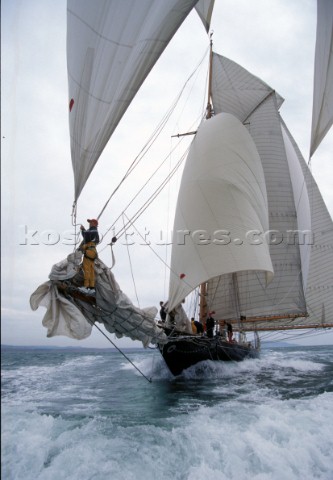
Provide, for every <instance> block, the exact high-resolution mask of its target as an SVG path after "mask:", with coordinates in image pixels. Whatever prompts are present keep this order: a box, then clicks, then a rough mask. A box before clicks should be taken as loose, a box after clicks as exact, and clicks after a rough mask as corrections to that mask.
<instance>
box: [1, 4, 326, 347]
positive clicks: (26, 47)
mask: <svg viewBox="0 0 333 480" xmlns="http://www.w3.org/2000/svg"><path fill="white" fill-rule="evenodd" d="M1 23H2V52H1V54H2V56H1V62H2V65H1V67H2V133H1V137H2V138H1V146H2V343H5V344H13V345H59V346H61V345H64V346H65V345H80V346H86V347H87V346H99V347H108V346H109V344H108V343H107V341H106V340H105V338H104V337H102V336H101V335H100V334H99V332H97V331H96V332H95V331H94V332H93V334H92V336H91V337H90V338H89V339H87V340H85V341H81V342H80V343H78V342H75V341H74V340H71V339H67V338H66V337H55V338H52V339H47V338H46V329H45V328H44V327H43V326H42V323H41V322H42V318H43V315H44V313H45V309H43V308H42V307H40V308H39V309H38V310H37V311H36V312H33V311H31V309H30V306H29V298H30V295H31V293H32V292H33V291H34V290H35V289H36V288H37V287H38V285H40V284H41V283H43V282H45V281H47V279H48V275H49V272H50V270H51V267H52V265H53V264H54V263H56V262H58V261H60V260H62V259H63V258H66V256H67V255H68V254H69V253H70V252H71V251H72V250H73V245H70V244H69V243H70V241H69V240H70V238H71V232H72V225H71V207H72V202H73V191H74V185H73V175H72V167H71V160H70V145H69V131H68V94H67V68H66V1H65V0H57V1H54V0H21V1H20V0H3V1H2V2H1ZM212 29H213V30H214V35H213V39H214V49H215V51H217V52H218V53H221V54H223V55H225V56H226V57H228V58H230V59H232V60H234V61H236V62H238V63H240V64H241V65H242V66H243V67H245V68H246V69H248V70H249V71H250V72H252V73H253V74H254V75H256V76H258V77H260V78H261V79H262V80H264V81H265V82H266V83H268V84H269V85H271V86H272V87H273V88H275V90H276V91H277V92H278V93H279V94H280V95H281V96H282V97H283V98H284V99H285V103H284V104H283V106H282V107H281V115H282V117H283V118H284V120H285V122H286V124H287V126H288V128H289V130H290V131H291V133H292V134H293V136H294V138H295V140H296V142H297V144H298V146H299V147H300V149H301V151H302V153H303V155H304V157H305V159H306V160H308V155H309V145H310V129H311V113H312V88H313V61H314V47H315V31H316V0H251V1H249V0H216V6H215V15H214V17H213V22H212ZM207 47H208V40H207V36H206V35H205V32H204V30H203V28H202V26H201V24H200V21H199V20H198V18H197V15H196V13H195V12H194V13H192V14H191V15H190V16H189V17H188V19H187V20H186V21H185V23H184V24H183V26H182V27H181V28H180V30H179V32H178V33H177V34H176V36H175V38H174V39H173V41H172V42H171V44H170V45H169V47H168V48H167V49H166V51H165V52H164V54H163V55H162V57H161V59H160V60H159V62H158V63H157V65H156V66H155V68H154V69H153V71H152V72H151V75H150V76H149V78H148V79H147V81H146V83H145V84H144V86H143V88H142V89H141V91H140V94H139V95H138V97H137V98H136V99H135V101H134V102H133V104H132V105H131V107H130V108H129V110H128V112H127V113H126V115H125V116H124V118H123V121H122V122H121V124H120V125H119V127H118V129H117V130H116V132H115V135H114V136H113V138H112V140H111V141H110V142H109V145H108V146H107V148H106V150H105V152H104V154H103V155H102V157H101V159H100V161H99V162H98V164H97V166H96V168H95V170H94V171H93V174H92V175H91V177H90V178H89V180H88V182H87V185H86V187H85V189H84V191H83V193H82V195H81V197H80V199H79V206H78V218H77V220H78V222H79V223H83V224H85V225H86V219H87V218H91V217H96V216H97V215H98V214H99V212H100V210H101V208H102V207H103V205H104V203H105V202H106V200H107V198H108V196H109V195H110V194H111V192H112V191H113V190H114V188H115V187H116V186H117V185H118V183H119V181H120V180H121V178H122V176H123V175H124V173H125V171H126V169H127V167H128V166H129V165H130V164H131V162H132V160H133V159H134V158H135V156H136V154H137V153H138V152H139V151H140V149H141V148H142V146H143V145H144V144H145V142H146V141H147V139H148V137H149V135H150V134H151V132H152V131H153V129H154V127H155V126H156V124H157V123H158V122H159V121H160V119H161V118H162V115H163V114H164V113H165V112H166V111H167V109H168V108H169V106H170V104H171V102H172V101H173V100H174V98H175V97H176V94H177V93H178V92H179V91H180V89H181V87H182V85H183V84H184V82H185V80H186V79H187V78H188V77H189V75H190V74H191V72H192V71H193V70H194V68H195V67H196V65H197V64H198V63H199V61H200V59H201V58H202V57H203V56H204V54H205V51H206V50H207ZM205 79H206V63H204V65H203V67H202V69H201V70H200V72H199V73H198V75H197V76H195V77H194V81H193V83H192V84H191V86H190V87H189V88H190V90H191V91H189V92H188V93H187V94H186V95H185V97H184V98H183V100H182V102H183V103H182V104H181V105H180V107H179V109H178V111H177V113H176V115H175V116H174V117H173V120H172V123H171V126H170V127H169V128H170V132H169V133H168V134H167V135H165V137H166V140H165V139H164V140H161V141H160V143H159V144H157V145H156V146H154V148H153V149H152V150H151V152H150V156H149V157H148V159H147V160H145V163H144V164H143V168H142V170H144V172H139V170H138V172H136V174H135V175H133V177H132V178H131V179H130V180H129V181H128V183H126V186H125V187H124V188H122V189H121V191H119V193H118V194H117V195H115V197H114V198H113V199H112V200H111V202H110V205H109V206H108V208H107V209H106V211H105V213H104V214H103V216H102V218H101V222H100V232H101V233H102V234H103V233H104V232H105V231H106V230H107V228H108V227H109V226H111V225H112V223H113V222H114V220H115V219H116V218H117V217H118V215H120V214H121V212H122V211H123V210H124V208H125V207H126V205H127V203H128V202H129V200H130V198H131V197H132V196H133V194H134V193H136V192H137V191H138V189H139V188H140V186H141V185H143V183H144V182H145V179H146V178H147V176H148V175H149V174H150V172H151V171H153V170H154V169H155V168H156V166H157V165H159V164H160V162H161V161H162V159H164V158H166V156H167V154H168V153H169V152H170V151H171V150H172V148H173V147H174V146H175V144H176V143H175V142H176V140H175V139H172V138H171V134H174V133H178V132H181V133H182V132H186V131H190V130H191V129H193V128H195V127H196V125H197V124H196V123H195V122H197V121H198V118H199V116H200V113H201V109H202V105H203V104H204V98H203V92H204V82H205ZM190 94H191V97H190ZM192 95H194V97H196V100H195V101H192V100H191V99H190V98H192ZM186 141H188V140H184V142H186ZM162 149H163V150H162ZM332 152H333V133H332V131H331V132H329V134H328V136H327V137H326V139H325V140H324V141H323V143H322V144H321V146H320V147H319V148H318V150H317V152H316V153H315V155H314V156H313V159H312V172H313V175H314V177H315V179H316V181H317V183H318V185H319V188H320V190H321V192H322V195H323V198H324V200H325V202H326V205H327V207H328V209H329V211H330V213H331V215H332V214H333V194H332V190H333V189H332ZM176 160H177V159H176V153H173V154H172V155H171V157H170V159H168V160H167V162H166V165H165V166H164V167H163V169H162V170H161V176H162V177H163V175H166V174H167V172H168V169H169V168H171V167H172V165H174V162H175V161H176ZM180 173H181V172H180V171H179V172H178V174H177V176H176V177H175V178H174V180H173V182H172V183H171V185H170V186H168V187H167V188H166V189H165V191H164V192H163V195H162V196H161V197H160V198H159V199H158V200H159V201H158V202H156V206H154V207H151V208H150V209H149V210H147V212H146V213H145V215H143V216H142V217H141V218H140V221H139V222H138V228H139V229H140V231H141V233H142V234H144V233H147V232H149V233H148V237H149V239H150V240H151V244H152V247H154V250H155V252H156V253H157V255H158V256H157V255H156V254H155V253H154V252H153V251H152V249H151V248H150V247H147V246H144V245H140V242H141V240H140V237H139V236H138V235H137V234H136V233H135V231H134V230H132V231H133V238H134V242H135V245H132V246H130V247H128V248H127V247H126V245H124V242H122V241H119V243H117V244H116V246H115V249H114V253H115V255H116V265H115V267H114V273H115V275H116V278H117V281H118V283H119V284H120V287H121V288H122V290H123V291H124V292H125V293H126V294H127V295H128V296H129V297H130V298H131V300H132V301H133V303H135V304H137V298H138V300H139V305H140V306H141V307H146V306H150V305H155V306H158V304H159V301H160V300H163V299H166V296H167V290H168V288H167V287H168V284H167V270H166V268H165V266H164V264H163V262H162V261H161V260H160V258H162V259H163V260H165V261H167V260H168V257H167V255H168V253H167V249H166V247H165V246H163V245H157V243H158V242H159V243H163V240H162V241H161V240H160V238H161V235H162V238H163V239H165V238H166V236H167V233H168V232H169V231H170V230H171V229H172V215H173V213H172V212H173V206H174V202H175V195H176V193H177V188H178V185H179V180H180ZM160 178H161V177H160ZM159 181H160V180H156V183H155V186H156V185H158V183H159ZM153 188H154V184H153V185H152V186H151V187H150V191H151V190H152V189H153ZM145 198H146V197H145V196H144V194H143V195H141V196H140V197H139V198H138V199H137V201H136V203H135V204H133V205H131V207H130V208H129V209H128V210H127V215H128V216H130V215H132V214H133V213H134V212H135V211H136V208H137V207H138V206H139V205H141V204H142V202H143V201H144V200H145ZM122 221H123V220H122V219H120V220H119V221H118V223H117V227H116V228H117V229H118V228H120V227H121V225H122ZM161 232H162V233H161ZM106 245H107V241H105V242H104V243H103V244H102V247H101V248H103V251H102V252H101V253H100V255H101V258H102V259H103V261H104V262H105V263H107V264H111V255H110V250H109V247H106ZM104 247H106V248H104ZM158 257H160V258H158ZM132 273H133V275H132ZM132 278H134V281H133V279H132ZM110 337H111V338H112V340H114V337H113V336H112V335H110ZM327 339H328V340H327ZM116 342H117V344H118V345H120V346H138V345H140V344H136V343H133V342H132V341H130V340H121V341H119V340H116ZM311 342H313V343H316V344H318V343H332V344H333V334H332V333H329V334H328V335H326V336H325V337H324V336H323V335H320V336H318V335H317V334H314V336H313V337H311V338H308V339H307V343H311Z"/></svg>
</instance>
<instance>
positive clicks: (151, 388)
mask: <svg viewBox="0 0 333 480" xmlns="http://www.w3.org/2000/svg"><path fill="white" fill-rule="evenodd" d="M126 354H127V355H128V357H129V358H130V359H131V360H132V361H133V362H134V363H135V365H136V366H137V367H138V368H139V369H140V370H141V371H142V372H143V373H144V374H145V375H146V376H147V377H148V378H151V379H152V381H151V383H150V382H148V381H147V380H146V379H145V377H143V376H142V375H141V374H140V373H139V372H138V371H137V370H136V369H135V368H133V366H132V365H131V364H130V363H128V362H127V361H126V359H125V358H124V357H123V356H122V355H121V354H120V353H119V352H117V351H114V350H109V351H108V350H85V349H83V350H82V351H70V350H67V349H60V350H57V349H56V350H53V349H50V350H39V349H24V348H22V349H19V350H10V351H9V350H5V349H3V351H2V374H1V381H2V422H1V430H2V446H1V449H2V461H1V465H2V466H1V468H2V478H3V479H5V480H12V479H15V480H21V479H22V480H23V479H24V480H30V479H31V480H61V479H66V480H72V479H73V480H76V479H77V480H88V479H89V480H90V479H91V480H106V479H112V480H132V479H133V480H141V479H142V480H150V479H151V480H153V479H154V480H155V479H159V480H164V479H165V480H170V479H173V480H185V479H186V480H187V479H188V480H190V479H191V480H202V479H204V480H210V479H212V480H213V479H214V480H224V479H228V480H233V479H235V480H236V479H237V480H252V479H255V480H295V479H302V480H312V479H322V480H324V479H325V480H332V479H333V347H302V348H299V347H295V348H279V349H269V350H263V351H262V354H261V357H260V359H256V360H250V359H249V360H245V361H244V362H242V363H230V364H222V363H216V362H215V363H213V362H210V361H208V362H203V363H202V364H199V365H197V366H195V367H192V368H191V369H189V370H187V371H186V372H185V373H184V374H183V375H182V376H179V377H177V378H174V377H172V376H171V374H170V373H169V372H168V370H167V367H166V366H165V364H164V361H163V359H162V358H161V357H160V355H159V353H158V352H157V351H156V350H144V349H138V350H130V351H127V352H126Z"/></svg>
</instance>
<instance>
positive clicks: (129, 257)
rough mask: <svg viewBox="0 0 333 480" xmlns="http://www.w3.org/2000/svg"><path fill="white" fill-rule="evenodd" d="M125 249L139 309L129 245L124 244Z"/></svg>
mask: <svg viewBox="0 0 333 480" xmlns="http://www.w3.org/2000/svg"><path fill="white" fill-rule="evenodd" d="M124 216H125V214H124V215H123V223H124V225H125V220H124ZM126 247H127V254H128V261H129V264H130V269H131V276H132V280H133V286H134V292H135V297H136V301H137V304H138V307H139V308H140V302H139V297H138V291H137V289H136V283H135V279H134V275H133V265H132V260H131V255H130V251H129V248H128V247H129V245H128V243H127V242H126Z"/></svg>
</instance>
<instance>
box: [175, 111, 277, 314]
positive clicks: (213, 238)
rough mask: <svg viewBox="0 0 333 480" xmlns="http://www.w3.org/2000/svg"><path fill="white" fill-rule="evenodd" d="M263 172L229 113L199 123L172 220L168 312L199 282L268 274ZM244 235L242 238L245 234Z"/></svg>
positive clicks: (246, 137) (251, 144)
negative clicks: (239, 274) (233, 274)
mask: <svg viewBox="0 0 333 480" xmlns="http://www.w3.org/2000/svg"><path fill="white" fill-rule="evenodd" d="M267 211H268V210H267V195H266V187H265V179H264V173H263V170H262V167H261V162H260V157H259V155H258V152H257V149H256V147H255V145H254V142H253V141H252V139H251V137H250V135H249V134H248V132H247V130H246V128H245V127H244V126H243V125H242V124H241V123H240V122H239V120H237V119H236V118H235V117H234V116H233V115H230V114H220V115H216V116H215V117H213V118H211V119H209V120H207V121H205V122H204V123H202V125H201V126H200V128H199V130H198V132H197V135H196V138H195V139H194V141H193V143H192V146H191V149H190V152H189V155H188V159H187V161H186V165H185V169H184V172H183V177H182V182H181V186H180V191H179V196H178V201H177V207H176V217H175V222H174V232H173V246H172V257H171V279H170V292H169V305H168V308H169V310H170V309H172V308H173V307H175V306H176V305H178V304H179V303H180V302H181V301H182V299H183V298H184V297H185V296H186V295H187V294H188V293H190V292H191V291H192V290H194V288H195V287H197V286H198V285H199V284H201V283H202V282H205V281H207V280H209V279H210V278H213V277H216V276H217V275H221V274H226V273H230V272H239V271H244V270H254V271H263V272H266V273H267V276H268V281H270V280H271V278H272V276H273V267H272V263H271V259H270V255H269V248H268V246H267V244H266V242H265V240H263V241H262V242H260V244H258V242H257V241H256V234H253V232H260V233H262V232H265V231H266V230H267V229H268V214H267ZM247 234H248V237H246V235H247Z"/></svg>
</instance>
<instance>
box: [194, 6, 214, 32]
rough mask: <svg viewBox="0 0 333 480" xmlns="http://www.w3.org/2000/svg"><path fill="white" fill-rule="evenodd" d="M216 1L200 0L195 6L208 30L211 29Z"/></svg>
mask: <svg viewBox="0 0 333 480" xmlns="http://www.w3.org/2000/svg"><path fill="white" fill-rule="evenodd" d="M214 3H215V0H199V2H198V3H197V5H196V7H195V9H196V11H197V13H198V15H199V17H200V18H201V21H202V23H203V24H204V27H205V29H206V31H207V32H208V30H209V27H210V21H211V19H212V13H213V8H214Z"/></svg>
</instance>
